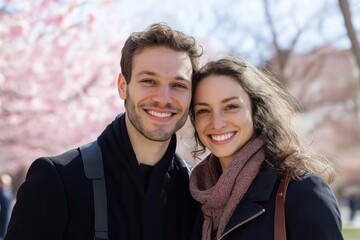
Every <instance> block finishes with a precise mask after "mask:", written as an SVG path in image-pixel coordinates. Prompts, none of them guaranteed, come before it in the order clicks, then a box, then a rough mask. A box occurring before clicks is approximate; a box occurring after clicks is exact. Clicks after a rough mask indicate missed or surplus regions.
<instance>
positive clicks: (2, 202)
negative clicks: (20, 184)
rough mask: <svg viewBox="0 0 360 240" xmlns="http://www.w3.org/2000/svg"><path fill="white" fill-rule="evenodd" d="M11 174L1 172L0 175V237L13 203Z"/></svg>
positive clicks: (3, 233) (4, 230) (5, 226)
mask: <svg viewBox="0 0 360 240" xmlns="http://www.w3.org/2000/svg"><path fill="white" fill-rule="evenodd" d="M11 187H12V179H11V176H10V175H8V174H6V173H2V174H1V175H0V239H2V238H3V237H4V235H5V232H6V228H7V225H8V222H9V218H10V212H11V208H12V204H13V193H12V189H11Z"/></svg>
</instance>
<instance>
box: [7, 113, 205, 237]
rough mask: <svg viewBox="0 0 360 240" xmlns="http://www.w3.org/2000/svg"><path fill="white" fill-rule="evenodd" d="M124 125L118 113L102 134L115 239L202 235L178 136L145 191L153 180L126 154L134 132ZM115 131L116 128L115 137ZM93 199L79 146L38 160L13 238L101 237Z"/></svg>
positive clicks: (15, 215) (21, 196)
mask: <svg viewBox="0 0 360 240" xmlns="http://www.w3.org/2000/svg"><path fill="white" fill-rule="evenodd" d="M121 121H122V122H121ZM123 123H124V121H123V119H121V117H119V118H117V119H116V120H115V121H114V122H113V123H112V124H110V125H109V126H108V128H107V129H106V130H105V131H104V133H103V134H102V135H101V136H102V137H101V136H100V138H99V139H98V140H99V144H100V146H101V148H102V150H103V159H104V173H105V182H106V190H107V202H108V224H109V239H111V240H114V239H132V240H133V239H136V240H138V239H154V237H153V236H158V237H155V238H156V239H164V240H167V239H179V240H180V239H181V240H188V239H192V237H191V236H194V239H199V235H200V234H201V233H200V231H199V232H197V234H198V235H196V234H195V235H193V234H194V232H193V230H194V229H199V228H195V227H194V226H195V221H196V219H197V217H198V216H199V214H198V213H199V211H198V210H199V206H198V204H197V202H196V201H195V200H193V199H192V197H191V195H190V192H189V189H188V184H189V172H188V168H187V167H188V166H186V164H185V162H183V160H180V158H179V157H178V156H177V155H175V157H174V152H175V146H176V137H175V138H174V137H173V139H172V141H171V144H170V147H169V149H170V148H171V150H168V151H167V152H166V153H165V155H164V157H163V158H162V160H161V161H160V162H159V163H158V164H156V165H155V166H154V167H153V170H152V172H154V174H151V175H152V176H151V177H149V181H148V182H149V186H147V189H148V190H147V191H145V190H144V191H142V190H143V189H142V186H143V183H146V181H143V179H144V176H142V175H141V174H140V172H141V171H140V170H139V169H138V168H140V167H139V165H138V164H137V162H136V159H135V160H134V159H128V158H127V157H125V156H130V155H131V156H133V155H134V153H133V152H132V148H131V143H130V141H129V139H128V137H127V134H126V133H124V132H122V133H124V134H121V131H123V130H124V126H123ZM120 128H122V130H121V131H118V129H120ZM113 129H116V133H113V132H111V134H109V131H112V130H113ZM119 132H120V133H119ZM120 138H121V139H120ZM174 139H175V140H174ZM116 142H117V143H116ZM119 149H121V150H119ZM118 150H119V152H116V151H118ZM114 151H115V152H114ZM119 154H120V155H119ZM122 156H124V157H122ZM120 163H121V164H120ZM130 163H131V164H130ZM158 166H159V167H158ZM134 168H135V169H134ZM158 173H160V174H158ZM154 189H155V190H154ZM93 204H94V201H93V190H92V183H91V180H89V179H87V178H86V176H85V174H84V168H83V162H82V157H81V154H80V152H79V150H78V149H73V150H70V151H68V152H65V153H63V154H61V155H59V156H55V157H50V158H49V157H48V158H40V159H37V160H35V161H34V162H33V164H32V165H31V166H30V168H29V171H28V173H27V177H26V181H25V182H24V183H23V184H22V186H21V187H20V189H19V191H18V195H17V202H16V204H15V206H14V209H13V212H12V216H11V219H10V223H9V227H8V233H7V235H6V236H5V240H60V239H66V240H88V239H89V240H90V239H93V236H94V206H93ZM141 209H142V210H141Z"/></svg>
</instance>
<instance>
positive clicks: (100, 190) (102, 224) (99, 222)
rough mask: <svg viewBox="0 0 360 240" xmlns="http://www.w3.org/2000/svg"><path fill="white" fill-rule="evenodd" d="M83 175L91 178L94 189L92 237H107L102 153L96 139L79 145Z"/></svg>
mask: <svg viewBox="0 0 360 240" xmlns="http://www.w3.org/2000/svg"><path fill="white" fill-rule="evenodd" d="M80 152H81V156H82V159H83V163H84V170H85V175H86V177H87V178H89V179H91V180H92V184H93V191H94V221H95V237H94V239H95V240H97V239H99V240H100V239H106V240H107V239H109V237H108V223H107V197H106V187H105V178H104V167H103V160H102V153H101V148H100V146H99V143H98V142H97V141H94V142H91V143H88V144H86V145H83V146H81V147H80Z"/></svg>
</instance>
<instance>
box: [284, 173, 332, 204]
mask: <svg viewBox="0 0 360 240" xmlns="http://www.w3.org/2000/svg"><path fill="white" fill-rule="evenodd" d="M292 197H293V199H292ZM328 197H331V198H333V197H334V194H333V191H332V189H331V188H330V186H329V184H327V182H326V181H325V180H324V179H323V178H322V177H321V176H319V175H317V174H313V173H304V174H301V175H300V176H299V178H298V179H293V180H291V181H290V183H289V186H288V191H287V200H289V201H291V200H295V201H296V199H299V200H300V199H302V200H303V201H306V200H308V201H313V200H316V199H318V200H319V199H322V198H328ZM288 198H289V199H288Z"/></svg>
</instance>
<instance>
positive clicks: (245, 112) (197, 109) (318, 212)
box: [190, 57, 343, 240]
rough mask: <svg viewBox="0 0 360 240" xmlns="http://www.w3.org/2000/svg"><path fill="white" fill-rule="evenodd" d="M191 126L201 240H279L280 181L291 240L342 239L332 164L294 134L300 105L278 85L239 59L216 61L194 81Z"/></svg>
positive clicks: (193, 190)
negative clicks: (284, 185)
mask: <svg viewBox="0 0 360 240" xmlns="http://www.w3.org/2000/svg"><path fill="white" fill-rule="evenodd" d="M192 84H193V85H192V91H193V98H192V103H191V105H190V118H191V122H192V124H193V126H194V127H195V130H196V131H195V140H196V143H197V148H196V149H195V151H194V152H193V153H194V157H198V156H199V155H200V154H202V153H204V152H205V148H207V149H208V150H209V151H210V154H209V155H208V156H207V157H206V158H205V159H204V160H203V161H202V162H200V163H199V164H198V165H196V166H195V167H194V169H193V171H192V174H191V177H190V192H191V194H192V195H193V197H194V198H195V199H196V200H197V201H199V202H200V203H201V204H202V211H203V216H204V219H203V220H204V221H203V225H202V239H203V240H212V239H216V240H218V239H222V240H232V239H236V240H237V239H269V240H270V239H274V216H275V201H277V200H276V199H277V198H278V197H281V196H282V195H281V194H279V196H278V197H277V190H278V186H279V184H280V179H281V178H283V177H284V178H289V179H291V180H290V183H289V185H288V189H287V194H286V199H285V224H286V235H287V239H288V240H305V239H306V240H319V239H321V240H329V239H334V240H341V239H343V237H342V233H341V228H342V223H341V217H340V211H339V207H338V202H337V200H336V198H335V196H334V194H333V191H332V190H331V189H330V187H329V185H328V183H330V182H332V181H333V180H334V177H335V176H334V169H333V164H332V163H330V162H329V161H328V160H327V159H326V158H325V157H323V156H321V155H319V154H316V153H315V152H314V151H312V150H311V149H310V147H309V146H308V145H307V144H306V143H305V142H304V141H303V140H301V138H300V136H299V135H298V133H297V132H296V131H295V130H294V128H293V126H292V119H293V117H294V116H295V114H296V104H295V103H296V102H295V100H294V99H293V98H292V95H291V93H290V92H289V91H288V90H287V89H286V88H285V87H283V86H282V85H281V84H280V83H279V82H278V81H277V80H276V79H272V77H270V75H269V76H268V74H265V73H264V72H262V71H260V70H259V69H257V68H256V67H255V66H252V65H251V64H250V63H248V62H247V61H245V60H244V59H240V58H231V57H229V58H225V59H220V60H218V61H211V62H209V63H207V64H205V66H203V67H202V68H201V69H200V71H199V72H198V73H197V74H195V75H194V78H193V81H192Z"/></svg>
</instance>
